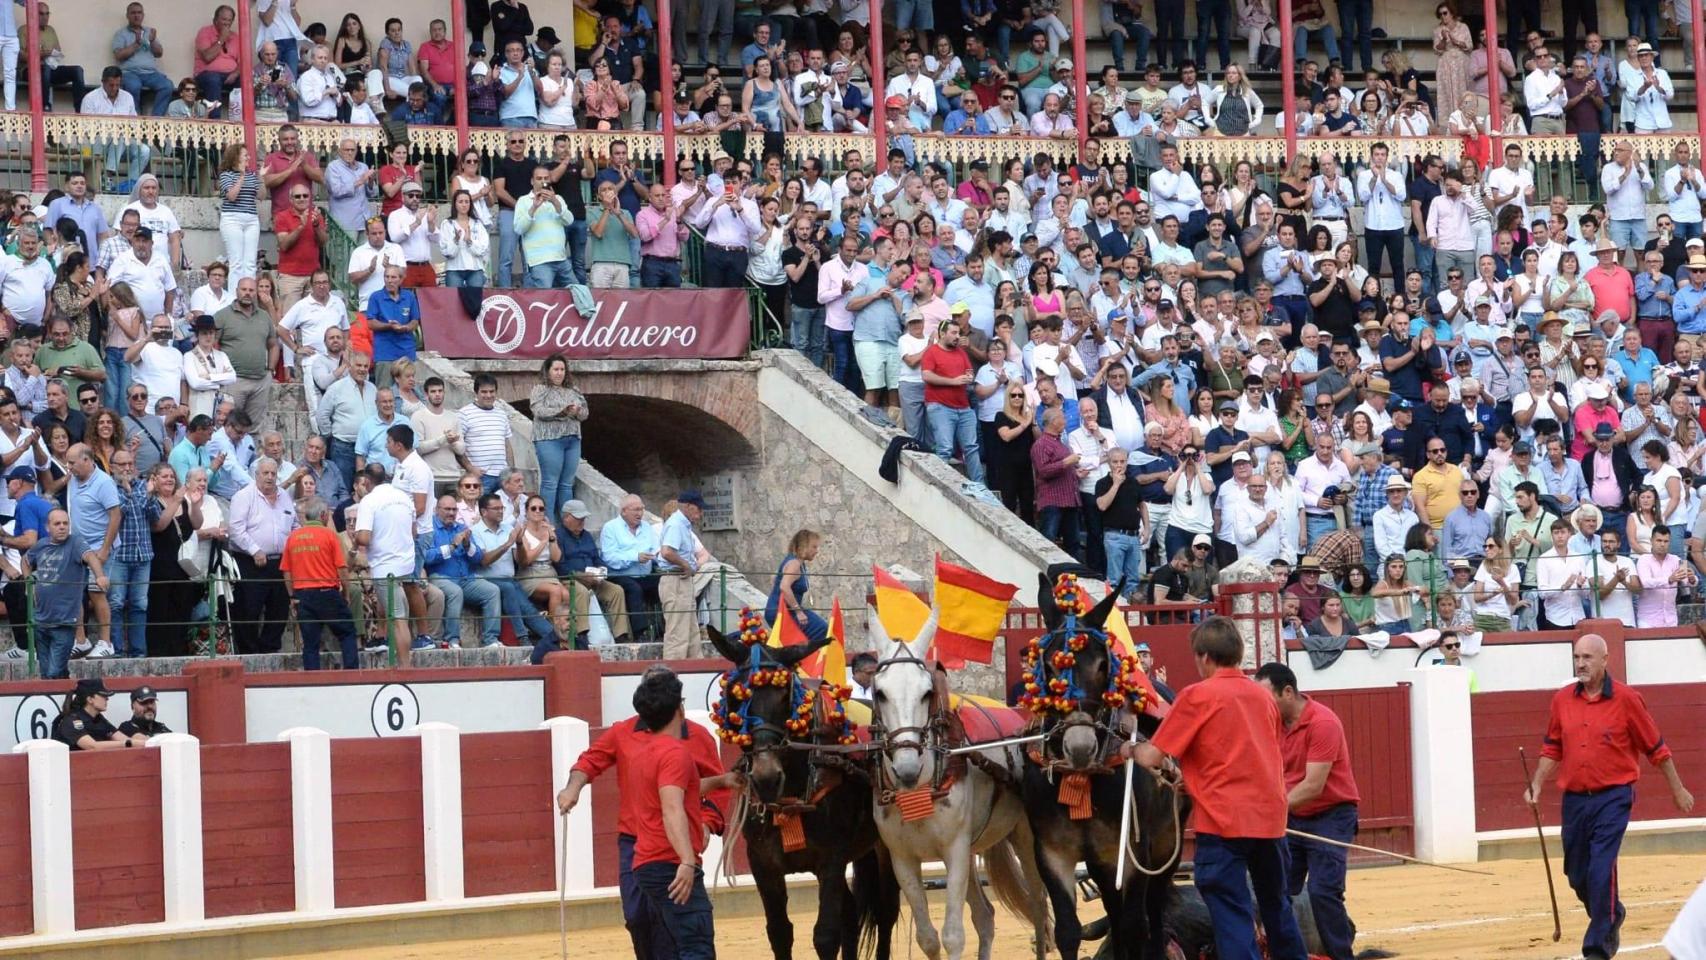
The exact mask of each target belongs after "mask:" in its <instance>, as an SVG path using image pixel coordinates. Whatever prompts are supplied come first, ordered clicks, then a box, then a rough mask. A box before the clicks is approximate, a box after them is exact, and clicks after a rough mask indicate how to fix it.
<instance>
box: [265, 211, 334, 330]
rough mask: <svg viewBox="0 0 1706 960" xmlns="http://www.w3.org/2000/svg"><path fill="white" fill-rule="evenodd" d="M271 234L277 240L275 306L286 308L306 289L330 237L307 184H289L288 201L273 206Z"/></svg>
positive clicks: (286, 310) (303, 293) (300, 297)
mask: <svg viewBox="0 0 1706 960" xmlns="http://www.w3.org/2000/svg"><path fill="white" fill-rule="evenodd" d="M273 209H274V210H276V211H277V212H276V213H274V214H273V217H272V229H273V236H274V237H275V238H277V240H278V297H279V309H280V310H283V311H285V312H289V310H290V308H291V307H293V306H295V305H296V301H298V300H301V299H302V298H303V297H304V296H306V295H307V293H308V287H309V284H310V282H311V281H312V279H313V277H314V272H315V271H317V270H319V269H320V251H321V250H324V249H325V247H326V244H327V243H328V242H329V241H330V240H331V234H330V233H329V232H328V230H327V227H326V215H325V214H323V213H321V212H320V208H318V207H316V206H314V190H313V188H312V187H310V186H308V185H307V184H298V185H295V186H292V187H291V188H290V205H289V206H284V207H274V208H273Z"/></svg>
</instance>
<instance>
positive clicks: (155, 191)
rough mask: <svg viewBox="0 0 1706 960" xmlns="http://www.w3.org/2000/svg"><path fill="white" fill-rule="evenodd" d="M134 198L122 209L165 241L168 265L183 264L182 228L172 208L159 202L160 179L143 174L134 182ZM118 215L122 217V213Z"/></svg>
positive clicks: (150, 174) (149, 174)
mask: <svg viewBox="0 0 1706 960" xmlns="http://www.w3.org/2000/svg"><path fill="white" fill-rule="evenodd" d="M136 197H137V198H136V200H134V201H132V202H131V203H129V204H126V205H125V208H124V209H125V210H135V211H136V214H137V216H138V218H139V222H140V223H141V224H142V226H145V227H147V228H148V229H150V230H152V231H154V236H155V237H157V238H159V239H161V240H164V241H165V243H166V253H167V254H168V256H167V258H166V260H167V262H168V263H171V264H173V265H178V264H183V263H185V262H186V261H185V260H184V228H183V226H182V225H180V224H179V223H178V215H177V214H176V213H173V212H172V208H171V207H168V206H166V205H165V204H163V203H161V202H160V179H159V178H158V177H156V176H154V175H153V174H152V173H145V174H143V175H142V176H141V178H139V179H138V180H137V181H136ZM119 213H120V216H123V213H124V211H120V212H119Z"/></svg>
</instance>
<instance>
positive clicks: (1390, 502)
mask: <svg viewBox="0 0 1706 960" xmlns="http://www.w3.org/2000/svg"><path fill="white" fill-rule="evenodd" d="M1420 522H1421V520H1420V519H1419V518H1417V516H1416V511H1414V510H1411V509H1410V482H1409V481H1408V480H1405V479H1404V478H1403V477H1398V476H1394V477H1391V478H1389V479H1388V480H1387V481H1386V506H1384V507H1381V508H1380V509H1379V510H1376V511H1374V554H1375V556H1376V557H1377V558H1379V559H1380V560H1381V561H1384V560H1385V558H1387V557H1390V556H1392V555H1393V554H1397V555H1399V556H1403V555H1404V538H1405V537H1407V536H1409V533H1410V528H1411V527H1413V526H1415V525H1416V524H1418V523H1420ZM1380 577H1381V574H1380V573H1379V572H1375V575H1374V578H1375V579H1376V580H1379V579H1380Z"/></svg>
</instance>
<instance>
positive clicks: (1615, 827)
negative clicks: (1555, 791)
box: [1563, 784, 1635, 957]
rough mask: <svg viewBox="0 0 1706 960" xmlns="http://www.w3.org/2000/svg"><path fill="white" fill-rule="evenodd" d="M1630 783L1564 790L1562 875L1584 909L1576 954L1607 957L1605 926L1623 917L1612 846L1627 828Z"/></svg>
mask: <svg viewBox="0 0 1706 960" xmlns="http://www.w3.org/2000/svg"><path fill="white" fill-rule="evenodd" d="M1634 803H1635V787H1634V785H1633V784H1624V785H1623V786H1620V787H1612V788H1610V789H1608V790H1601V791H1599V792H1597V793H1571V792H1566V793H1565V794H1564V831H1563V832H1564V875H1565V876H1567V877H1569V878H1570V889H1571V890H1574V891H1576V899H1577V900H1580V901H1581V902H1582V906H1584V907H1586V908H1587V911H1588V931H1587V933H1586V934H1584V935H1583V936H1582V956H1584V957H1595V956H1598V957H1609V956H1612V954H1613V951H1612V949H1611V948H1610V946H1608V941H1609V939H1610V937H1611V929H1612V927H1614V926H1617V925H1618V924H1620V923H1622V921H1623V902H1622V901H1621V900H1618V899H1617V851H1618V850H1619V849H1620V848H1621V847H1622V846H1623V831H1624V830H1626V829H1628V827H1629V808H1630V807H1631V806H1633V805H1634Z"/></svg>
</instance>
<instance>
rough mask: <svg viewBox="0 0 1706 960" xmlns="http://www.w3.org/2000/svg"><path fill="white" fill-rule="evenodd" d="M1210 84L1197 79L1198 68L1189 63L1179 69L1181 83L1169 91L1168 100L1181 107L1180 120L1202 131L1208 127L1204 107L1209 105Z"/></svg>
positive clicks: (1174, 85)
mask: <svg viewBox="0 0 1706 960" xmlns="http://www.w3.org/2000/svg"><path fill="white" fill-rule="evenodd" d="M1209 93H1210V91H1209V87H1208V84H1206V83H1203V82H1201V81H1199V80H1198V79H1197V68H1196V67H1195V66H1194V65H1192V64H1191V63H1190V62H1189V61H1186V63H1185V65H1184V66H1182V67H1180V68H1179V82H1178V83H1175V84H1173V88H1172V89H1171V90H1168V91H1167V99H1169V100H1171V101H1173V102H1174V103H1176V104H1178V105H1179V119H1180V120H1183V121H1184V122H1186V123H1188V124H1190V125H1192V126H1194V127H1196V128H1197V129H1198V130H1202V129H1205V128H1207V127H1208V118H1207V117H1206V116H1204V115H1203V107H1205V106H1206V105H1207V104H1208V97H1209Z"/></svg>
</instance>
